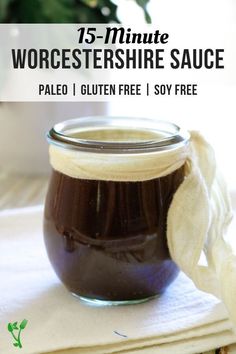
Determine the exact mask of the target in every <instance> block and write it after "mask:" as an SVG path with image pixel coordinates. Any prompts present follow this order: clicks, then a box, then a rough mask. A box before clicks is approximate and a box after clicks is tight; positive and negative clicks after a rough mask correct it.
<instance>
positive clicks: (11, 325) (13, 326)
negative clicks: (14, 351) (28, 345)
mask: <svg viewBox="0 0 236 354" xmlns="http://www.w3.org/2000/svg"><path fill="white" fill-rule="evenodd" d="M27 323H28V321H27V320H23V321H22V322H21V323H20V325H19V326H18V322H14V323H8V326H7V329H8V331H9V332H10V333H11V335H12V337H13V338H14V343H13V345H14V346H15V347H18V348H22V343H21V338H20V336H21V331H23V329H25V327H26V325H27ZM14 332H15V333H14Z"/></svg>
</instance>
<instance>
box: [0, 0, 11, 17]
mask: <svg viewBox="0 0 236 354" xmlns="http://www.w3.org/2000/svg"><path fill="white" fill-rule="evenodd" d="M10 1H11V0H1V1H0V21H3V19H4V18H5V17H6V14H7V7H8V5H9V3H10Z"/></svg>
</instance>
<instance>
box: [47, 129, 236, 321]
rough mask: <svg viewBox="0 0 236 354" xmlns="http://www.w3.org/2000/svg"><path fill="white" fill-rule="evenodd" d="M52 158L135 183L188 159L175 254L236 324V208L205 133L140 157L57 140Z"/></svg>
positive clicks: (172, 215)
mask: <svg viewBox="0 0 236 354" xmlns="http://www.w3.org/2000/svg"><path fill="white" fill-rule="evenodd" d="M88 154H89V155H88ZM50 162H51V165H52V167H53V168H54V169H55V170H57V171H60V172H62V173H64V174H66V175H68V176H70V177H74V178H84V179H100V180H107V181H109V180H110V181H134V182H135V181H144V180H150V179H153V178H158V177H163V176H166V175H168V174H170V173H171V172H173V171H175V170H177V169H178V168H180V167H181V166H183V164H185V171H186V172H185V179H184V181H183V182H182V184H181V185H180V186H179V188H178V189H177V191H176V193H175V195H174V197H173V200H172V202H171V205H170V208H169V211H168V217H167V240H168V246H169V250H170V254H171V257H172V259H173V260H174V261H175V262H176V263H177V265H178V266H179V267H180V269H181V270H182V271H184V272H185V273H186V274H187V275H188V276H189V277H190V278H191V279H192V280H193V281H194V283H195V285H196V286H197V287H198V288H199V289H201V290H203V291H205V292H209V293H212V294H214V295H215V296H217V297H218V298H220V299H221V300H222V301H223V302H224V303H225V305H226V307H227V309H228V311H229V315H230V317H231V319H232V320H233V321H234V323H235V324H236V301H235V299H236V256H235V255H234V254H233V251H232V249H231V247H230V245H229V244H228V243H227V242H226V240H225V235H226V232H227V227H228V225H229V224H230V222H231V219H232V210H231V205H230V201H229V195H228V192H227V187H226V185H225V182H224V180H223V179H222V177H221V175H220V173H219V171H218V169H217V166H216V162H215V156H214V151H213V149H212V147H211V146H210V145H209V144H208V143H207V142H206V140H205V139H204V138H203V137H202V136H201V134H200V133H198V132H191V139H190V143H189V146H188V148H186V146H181V147H179V148H176V149H172V150H169V151H163V152H162V151H161V152H160V151H159V152H153V153H147V154H139V155H138V156H135V155H133V154H129V155H127V154H126V155H125V157H124V155H122V154H117V155H115V154H114V155H110V157H109V156H108V154H102V153H91V152H89V153H88V152H83V151H75V150H65V149H62V148H60V147H57V146H53V145H51V146H50Z"/></svg>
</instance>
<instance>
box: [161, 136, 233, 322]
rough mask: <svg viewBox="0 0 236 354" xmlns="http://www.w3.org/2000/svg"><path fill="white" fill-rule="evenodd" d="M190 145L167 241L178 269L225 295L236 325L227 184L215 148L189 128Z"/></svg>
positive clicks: (199, 284) (202, 286) (203, 286)
mask: <svg viewBox="0 0 236 354" xmlns="http://www.w3.org/2000/svg"><path fill="white" fill-rule="evenodd" d="M190 148H191V150H190V155H189V157H188V159H187V165H188V172H187V175H186V177H185V180H184V182H183V183H182V184H181V185H180V187H179V188H178V190H177V191H176V193H175V195H174V198H173V201H172V203H171V206H170V208H169V212H168V220H167V239H168V246H169V249H170V253H171V256H172V258H173V259H174V260H175V262H176V263H177V264H178V265H179V267H180V269H181V270H183V271H184V272H185V274H187V275H188V276H189V277H190V278H191V279H192V280H193V281H194V283H195V284H196V286H197V287H198V288H199V289H201V290H203V291H206V292H209V293H211V294H214V295H216V296H217V297H218V298H220V299H222V301H223V302H224V303H225V305H226V307H227V309H228V311H229V316H230V318H231V319H232V320H233V321H234V323H235V324H236V254H235V252H233V249H232V247H231V245H232V244H233V242H235V241H234V239H235V237H234V234H232V235H231V236H232V237H228V241H226V236H227V231H228V226H229V224H230V222H231V221H232V218H233V212H232V208H231V203H230V198H229V194H228V191H227V186H226V184H225V182H224V180H223V178H222V176H221V174H220V172H219V171H218V169H217V165H216V162H215V156H214V151H213V149H212V147H211V146H210V145H209V144H208V143H207V142H206V140H205V139H204V138H203V137H202V136H201V135H200V134H199V133H197V132H192V133H191V142H190ZM230 241H231V245H230Z"/></svg>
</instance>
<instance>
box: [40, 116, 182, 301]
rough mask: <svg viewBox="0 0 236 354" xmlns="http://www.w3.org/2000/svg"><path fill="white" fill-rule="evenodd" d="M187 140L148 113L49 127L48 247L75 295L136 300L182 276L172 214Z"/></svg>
mask: <svg viewBox="0 0 236 354" xmlns="http://www.w3.org/2000/svg"><path fill="white" fill-rule="evenodd" d="M188 138H189V137H188V134H187V133H185V132H183V131H182V130H180V129H179V128H178V127H177V126H175V125H173V124H170V123H165V122H160V121H155V120H150V119H141V118H138V119H137V118H113V117H107V118H100V117H87V118H80V119H74V120H70V121H67V122H63V123H61V124H57V125H56V126H55V127H54V128H53V129H52V130H51V131H50V132H49V134H48V140H49V142H50V160H51V165H52V167H53V171H52V176H51V181H50V185H49V190H48V194H47V199H46V205H45V219H44V235H45V244H46V248H47V252H48V256H49V259H50V261H51V264H52V266H53V268H54V270H55V271H56V273H57V275H58V277H59V278H60V279H61V281H62V282H63V283H64V284H65V286H66V287H67V288H68V290H69V291H70V292H72V293H73V294H76V295H78V296H79V297H81V298H83V299H87V300H90V301H103V302H106V303H108V304H112V303H127V302H128V303H129V302H130V303H134V302H141V301H143V300H146V299H148V298H151V297H153V296H155V295H157V294H160V293H161V292H163V291H164V290H165V288H166V287H167V286H168V285H169V284H170V283H171V282H172V281H173V280H174V279H175V277H176V276H177V274H178V268H177V266H176V264H175V263H174V262H173V261H172V260H171V258H170V254H169V251H168V245H167V238H166V224H167V213H168V208H169V206H170V203H171V200H172V198H173V195H174V193H175V191H176V190H177V188H178V187H179V185H180V184H181V182H182V181H183V179H184V175H185V160H186V154H187V149H188V144H187V143H188Z"/></svg>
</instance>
